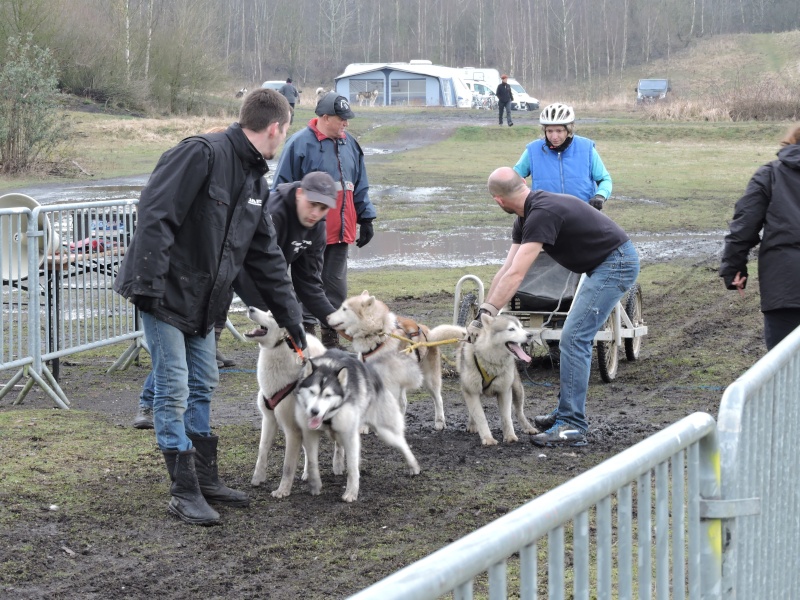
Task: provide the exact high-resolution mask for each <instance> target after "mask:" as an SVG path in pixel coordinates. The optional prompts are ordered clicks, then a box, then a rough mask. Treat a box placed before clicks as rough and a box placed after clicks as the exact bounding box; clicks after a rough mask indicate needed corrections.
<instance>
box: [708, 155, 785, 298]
mask: <svg viewBox="0 0 800 600" xmlns="http://www.w3.org/2000/svg"><path fill="white" fill-rule="evenodd" d="M762 229H763V233H762V234H761V237H759V232H761V231H762ZM759 241H760V242H761V247H760V249H759V252H758V282H759V287H760V289H761V310H762V311H767V310H775V309H778V308H800V144H792V145H791V146H786V147H784V148H782V149H781V150H780V151H779V152H778V160H774V161H772V162H771V163H769V164H766V165H764V166H763V167H760V168H759V169H758V171H756V173H755V175H753V178H752V179H751V180H750V183H749V184H748V185H747V189H746V190H745V193H744V196H742V197H741V198H740V199H739V201H738V202H737V203H736V209H735V211H734V214H733V221H731V225H730V233H729V234H728V235H726V236H725V248H724V249H723V251H722V264H721V266H720V269H719V274H720V276H721V277H722V278H723V281H724V282H725V286H726V287H727V288H728V289H736V288H735V286H734V285H733V284H732V283H731V282H732V281H733V278H734V277H735V276H736V273H737V272H738V273H741V274H742V276H746V275H747V256H748V254H749V252H750V249H751V248H753V247H754V246H755V245H756V244H758V243H759Z"/></svg>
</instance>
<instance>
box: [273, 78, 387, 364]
mask: <svg viewBox="0 0 800 600" xmlns="http://www.w3.org/2000/svg"><path fill="white" fill-rule="evenodd" d="M315 112H316V114H317V118H315V119H311V120H310V121H309V122H308V127H305V128H304V129H301V130H300V131H298V132H297V133H295V134H294V135H293V136H292V137H291V138H289V140H288V141H287V142H286V144H285V146H284V147H283V152H282V153H281V156H280V160H279V161H278V166H277V168H276V170H275V178H274V183H273V186H274V189H276V190H277V189H278V188H279V186H280V184H283V183H291V182H294V181H300V180H301V179H303V177H305V176H306V175H307V174H308V173H311V172H312V171H324V172H325V173H328V174H329V175H330V176H331V177H332V178H333V180H334V182H335V185H336V191H337V195H336V206H335V207H334V208H333V209H332V210H330V211H329V212H328V216H327V239H326V248H325V253H324V260H323V266H322V285H323V287H324V289H325V295H326V296H327V298H328V300H329V302H330V303H331V305H332V306H334V307H338V306H340V305H341V304H342V302H344V300H345V298H346V297H347V250H348V246H349V245H350V244H352V243H354V242H355V244H356V245H357V246H358V247H359V248H361V247H362V246H365V245H366V244H368V243H369V241H370V240H371V239H372V235H373V229H372V221H373V219H375V217H376V212H375V207H374V206H373V205H372V202H370V199H369V194H368V192H369V182H368V181H367V172H366V168H365V166H364V153H363V152H362V150H361V146H359V145H358V142H357V141H356V140H355V138H354V137H353V136H351V135H350V134H349V133H347V131H346V130H347V125H348V120H349V119H352V118H354V117H355V114H353V111H352V110H351V109H350V103H349V102H348V101H347V98H345V97H344V96H340V95H339V94H338V93H336V92H329V93H327V94H325V95H324V96H323V97H322V98H321V99H320V101H319V102H318V103H317V108H316V111H315ZM357 224H358V226H359V227H358V232H357V231H356V225H357ZM356 233H358V236H356ZM288 260H289V258H288V257H287V261H288ZM292 270H294V267H293V269H292ZM298 295H299V294H298ZM301 301H303V300H302V298H301ZM306 309H307V310H306V314H305V315H304V316H303V320H304V322H305V324H306V329H307V331H309V332H311V333H313V332H314V331H313V328H314V326H313V324H312V323H313V319H312V316H311V314H308V313H309V310H308V307H306ZM312 314H313V313H312ZM314 316H316V317H317V318H319V317H318V315H316V314H314ZM320 322H321V325H322V335H321V338H322V343H323V344H325V346H326V347H328V348H331V347H334V346H338V334H337V333H336V331H334V330H333V329H330V328H329V327H328V326H327V322H326V321H322V320H320Z"/></svg>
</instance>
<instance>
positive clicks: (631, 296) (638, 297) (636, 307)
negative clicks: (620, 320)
mask: <svg viewBox="0 0 800 600" xmlns="http://www.w3.org/2000/svg"><path fill="white" fill-rule="evenodd" d="M625 313H626V314H627V315H628V318H629V319H630V320H631V323H633V326H634V327H638V326H639V325H641V324H642V323H644V319H643V318H642V286H640V285H639V284H638V283H634V284H633V287H632V288H631V289H630V291H629V292H628V298H627V300H626V301H625ZM641 349H642V338H641V337H635V338H626V339H625V358H627V359H628V360H630V361H634V360H636V359H638V358H639V351H640V350H641Z"/></svg>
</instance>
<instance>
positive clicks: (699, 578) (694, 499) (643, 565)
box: [351, 413, 722, 600]
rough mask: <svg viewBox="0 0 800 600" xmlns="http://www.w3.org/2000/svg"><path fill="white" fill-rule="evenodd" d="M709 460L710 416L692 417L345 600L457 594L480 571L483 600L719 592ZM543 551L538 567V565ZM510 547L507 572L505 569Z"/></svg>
mask: <svg viewBox="0 0 800 600" xmlns="http://www.w3.org/2000/svg"><path fill="white" fill-rule="evenodd" d="M717 459H718V446H717V440H716V426H715V423H714V419H713V417H711V416H710V415H708V414H705V413H695V414H693V415H690V416H688V417H686V418H685V419H683V420H681V421H679V422H678V423H675V424H674V425H671V426H670V427H667V428H666V429H664V430H663V431H661V432H659V433H657V434H655V435H653V436H651V437H649V438H647V439H646V440H644V441H642V442H640V443H639V444H636V445H635V446H633V447H632V448H630V449H628V450H626V451H624V452H622V453H621V454H618V455H617V456H614V457H613V458H610V459H609V460H607V461H605V462H603V463H602V464H600V465H598V466H596V467H595V468H593V469H591V470H589V471H587V472H586V473H584V474H582V475H580V476H578V477H576V478H575V479H572V480H571V481H569V482H567V483H565V484H563V485H561V486H559V487H558V488H556V489H554V490H552V491H550V492H548V493H546V494H544V495H542V496H540V497H538V498H536V499H534V500H532V501H531V502H529V503H527V504H525V505H523V506H522V507H520V508H518V509H517V510H515V511H513V512H511V513H509V514H507V515H505V516H504V517H501V518H500V519H497V520H496V521H494V522H492V523H490V524H489V525H486V526H485V527H483V528H481V529H479V530H477V531H475V532H473V533H471V534H469V535H467V536H466V537H464V538H462V539H460V540H458V541H456V542H454V543H453V544H450V545H449V546H447V547H445V548H443V549H442V550H439V551H438V552H435V553H434V554H431V555H430V556H428V557H427V558H424V559H422V560H420V561H418V562H416V563H414V564H412V565H410V566H409V567H406V568H405V569H402V570H401V571H398V572H397V573H395V574H394V575H391V576H389V577H387V578H386V579H384V580H382V581H380V582H378V583H376V584H375V585H373V586H371V587H369V588H367V589H366V590H364V591H362V592H360V593H358V594H355V595H354V596H351V600H367V599H371V600H372V599H375V600H377V599H380V600H393V599H398V600H399V599H405V600H411V599H413V600H425V599H433V598H438V597H440V596H442V595H443V594H447V593H448V592H452V593H453V597H454V598H455V599H456V600H467V599H470V598H472V597H473V595H474V593H475V590H474V588H475V585H476V584H475V580H476V578H477V577H478V576H480V575H481V574H483V573H485V572H488V584H487V587H488V589H487V590H483V589H482V590H481V592H482V593H483V592H488V597H489V598H490V599H500V598H507V597H508V593H509V587H510V586H513V587H514V588H518V596H519V597H520V598H526V599H530V598H537V597H538V594H539V590H540V588H542V589H544V588H546V589H547V597H548V598H550V600H563V598H565V597H569V598H575V599H587V600H588V598H590V597H596V598H598V599H605V598H607V599H610V598H634V597H636V598H651V597H653V594H655V595H656V597H658V598H676V599H683V598H686V597H688V598H690V599H692V600H699V599H700V598H712V597H718V596H717V595H716V594H717V592H718V590H719V588H720V578H721V572H722V563H721V551H720V547H719V545H720V544H721V538H719V536H718V535H717V534H716V532H718V531H719V529H720V521H719V520H717V519H701V512H703V511H704V510H705V509H704V503H705V502H706V501H708V500H715V499H719V493H720V481H719V470H718V468H717V466H718V462H717ZM615 507H616V511H615V510H614V508H615ZM615 512H616V517H615V515H614V513H615ZM654 525H655V526H654ZM568 534H569V535H568ZM545 540H546V541H545ZM568 540H569V542H568ZM540 546H542V548H540ZM544 549H546V552H547V557H548V560H547V569H546V572H545V571H541V572H540V569H539V567H538V564H537V560H538V554H539V552H540V550H544ZM516 553H519V559H518V565H516V567H517V568H516V569H515V571H516V570H518V572H519V577H518V579H516V578H509V576H508V572H507V562H508V561H509V560H510V559H512V557H513V555H515V554H516ZM570 558H571V560H570ZM513 560H515V561H516V560H517V559H515V558H514V559H513ZM568 560H570V562H571V564H572V568H571V577H570V579H571V580H572V582H573V584H572V590H571V592H567V591H566V590H565V580H566V579H567V577H566V573H567V568H566V564H567V561H568ZM515 591H516V590H515ZM516 595H517V593H515V594H514V596H516Z"/></svg>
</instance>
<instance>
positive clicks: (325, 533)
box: [0, 256, 763, 600]
mask: <svg viewBox="0 0 800 600" xmlns="http://www.w3.org/2000/svg"><path fill="white" fill-rule="evenodd" d="M715 268H716V258H715V257H714V256H697V257H694V258H693V259H691V260H688V261H687V260H683V261H682V262H681V263H680V264H679V265H678V266H676V271H675V272H674V274H670V273H666V274H665V273H664V272H662V271H658V275H654V273H656V270H655V269H651V268H648V266H647V265H646V266H645V268H644V269H643V271H642V275H641V276H640V282H642V285H643V287H644V288H645V304H644V306H645V309H644V314H645V319H646V321H647V324H648V326H649V327H650V333H649V334H648V337H647V338H646V339H645V343H644V345H643V348H642V353H641V356H640V360H639V361H637V362H633V363H628V362H626V361H625V360H624V358H621V363H620V369H619V376H618V378H617V380H616V381H615V382H613V383H611V384H604V383H602V382H601V381H600V377H599V375H598V372H597V370H596V369H595V370H594V371H593V373H592V380H591V384H590V390H589V401H588V403H587V416H588V419H589V421H590V424H591V430H590V433H589V440H590V444H589V446H587V447H585V448H581V449H569V450H544V451H543V450H542V449H539V448H536V447H534V446H533V445H532V444H530V442H529V436H527V435H524V434H523V435H520V442H519V443H516V444H501V445H498V446H495V447H489V448H484V447H482V446H481V445H480V440H479V438H478V436H477V435H476V434H469V433H467V432H466V421H467V418H466V410H465V408H464V405H463V402H462V401H461V398H460V392H459V390H458V384H457V380H456V379H454V378H446V379H445V390H444V398H445V414H446V417H447V429H446V430H444V431H441V432H436V431H434V430H433V427H432V423H433V410H432V403H431V401H430V399H429V398H428V396H427V395H426V394H425V393H421V392H420V393H416V394H414V395H413V396H412V397H411V403H410V405H409V409H408V415H407V422H408V425H407V437H408V440H409V443H410V445H411V447H412V450H413V451H414V453H415V455H416V457H417V459H418V460H419V462H420V465H421V468H422V473H421V474H420V475H419V476H418V477H415V478H410V477H407V476H405V475H403V472H404V470H403V461H402V458H401V457H400V456H399V454H398V453H397V452H395V451H393V450H390V449H388V448H386V447H385V446H383V445H382V444H380V443H379V442H378V441H377V440H376V439H375V437H374V436H367V437H366V438H365V440H364V449H363V463H362V464H363V470H362V480H361V495H360V497H359V500H358V502H356V503H354V504H345V503H343V502H341V500H340V496H341V493H342V490H343V484H344V481H343V478H342V477H335V476H333V475H332V474H331V472H330V468H329V465H330V453H329V449H330V448H329V446H328V445H325V446H324V447H323V455H322V456H321V465H322V466H323V490H322V494H321V495H320V496H317V497H312V496H311V495H310V494H309V493H308V489H307V486H306V485H305V483H303V482H300V481H298V482H297V483H296V485H295V488H294V491H293V494H292V495H291V496H290V497H289V498H287V499H284V500H280V501H279V500H275V499H274V498H272V497H271V495H270V491H271V490H272V489H273V488H274V487H276V485H277V480H278V478H279V462H280V460H281V456H282V453H281V449H282V441H281V440H280V439H279V443H278V446H277V447H276V449H275V454H273V457H274V460H271V461H270V468H269V473H270V479H269V481H268V484H267V486H266V487H263V488H257V489H252V488H250V484H249V482H250V476H251V474H252V469H253V465H254V461H255V449H256V447H257V444H258V435H259V416H258V413H257V410H256V409H255V406H254V402H253V394H254V392H255V387H254V386H255V375H254V369H255V354H256V353H255V350H254V348H253V347H252V346H249V345H244V344H239V343H235V342H234V341H232V339H230V338H229V336H227V335H226V337H225V338H224V340H225V344H226V345H225V350H226V353H228V354H231V355H233V356H234V357H235V359H236V360H237V363H238V364H237V367H236V368H234V369H231V370H229V371H226V372H223V373H222V377H221V384H220V387H219V389H218V393H217V396H216V399H215V403H214V405H213V412H212V423H213V425H214V427H215V428H216V430H217V432H218V433H220V435H221V437H222V453H221V457H220V458H221V460H220V466H221V472H222V473H223V475H224V476H225V477H226V480H227V482H228V483H229V484H230V485H232V486H234V487H239V488H241V489H245V490H249V491H250V493H251V497H252V504H251V506H250V507H249V509H246V510H242V509H225V508H223V509H221V515H222V521H223V525H222V526H219V527H213V528H199V527H190V526H186V525H183V524H181V523H179V522H178V521H177V520H175V519H174V518H171V517H170V516H168V514H167V512H166V503H167V501H168V499H169V496H168V483H167V481H166V471H165V469H164V466H163V461H162V458H161V456H160V454H159V453H158V452H157V449H156V447H155V443H154V439H153V433H152V432H151V431H135V430H132V429H131V428H130V427H129V423H130V420H131V417H132V415H133V413H134V412H135V407H136V403H137V395H138V391H139V389H140V386H141V382H142V381H143V379H144V376H145V375H146V372H147V364H146V363H145V364H143V365H142V366H139V367H137V366H134V367H132V368H131V369H129V370H127V371H125V372H122V373H117V374H114V375H113V376H108V377H107V376H105V374H104V370H105V367H106V366H107V365H105V364H97V363H96V362H93V361H92V360H90V359H89V360H87V359H83V358H82V357H81V355H78V356H75V357H72V358H70V359H69V360H67V361H64V362H63V365H62V386H63V388H64V390H65V392H66V393H67V395H68V396H69V397H70V398H71V399H72V401H73V408H74V409H76V410H73V411H70V412H69V413H67V412H65V411H57V410H51V407H52V402H51V401H50V400H49V399H47V398H45V397H43V396H42V395H41V394H40V393H37V392H35V391H34V392H32V394H31V396H30V397H29V399H28V400H27V401H26V403H25V404H24V405H23V406H21V407H10V406H9V401H8V400H4V402H3V404H2V406H0V417H4V418H5V420H3V421H2V423H5V424H6V425H7V426H8V430H7V431H6V432H4V434H3V435H2V436H0V452H2V455H3V456H4V462H6V464H10V463H13V464H17V463H18V462H21V461H23V460H32V462H33V465H32V466H31V468H30V477H31V478H33V479H36V480H37V481H40V480H42V479H44V480H45V486H46V480H47V479H48V478H51V479H52V480H53V481H59V478H58V476H57V475H56V471H57V469H61V468H71V469H73V470H74V471H75V474H74V479H71V480H70V481H71V482H74V483H72V484H71V485H74V487H70V488H69V489H67V490H64V489H53V490H51V491H52V495H53V496H60V497H61V498H63V501H61V503H60V504H61V506H60V507H59V509H58V510H48V505H49V504H50V501H49V496H48V495H42V494H29V493H28V492H26V489H25V486H24V484H18V483H15V482H12V481H11V480H9V479H7V476H6V475H5V471H4V470H3V468H2V467H0V516H1V517H2V520H1V521H0V533H1V534H2V540H3V543H2V544H0V565H3V568H2V569H0V597H7V598H20V599H22V598H48V599H49V598H82V599H84V598H86V599H91V598H97V599H103V600H116V599H122V598H154V597H161V598H170V599H176V600H183V599H186V600H189V599H195V598H198V597H200V598H219V599H222V598H225V599H227V598H230V599H239V598H273V599H280V600H283V599H287V600H288V599H295V598H304V599H306V598H309V599H310V598H315V599H316V598H320V599H323V598H324V599H328V598H343V597H346V596H347V595H349V594H351V593H354V592H356V591H358V590H360V589H362V588H364V587H366V586H368V585H369V584H371V583H373V582H375V581H377V580H378V579H380V578H381V577H384V576H386V575H388V574H390V573H392V572H394V571H396V570H397V569H399V568H401V567H402V566H404V565H407V564H409V563H411V562H413V561H414V560H416V559H418V558H422V557H423V556H425V555H427V554H429V553H430V552H432V551H434V550H436V549H438V548H440V547H442V546H444V545H446V544H447V543H449V542H451V541H454V540H455V539H458V538H460V537H462V536H463V535H465V534H467V533H469V532H470V531H472V530H474V529H476V528H478V527H480V526H482V525H484V524H486V523H488V522H490V521H491V520H493V519H495V518H496V517H498V516H500V515H502V514H505V513H506V512H508V511H510V510H513V509H514V508H516V507H517V506H519V505H521V504H522V503H524V502H525V501H527V500H528V499H530V498H533V497H535V496H537V495H540V494H542V493H544V492H546V491H547V490H548V489H551V488H552V487H554V486H555V485H557V484H559V483H561V482H563V481H565V480H567V479H569V478H570V477H572V476H574V475H576V474H578V473H581V472H583V471H584V470H586V469H587V468H590V467H591V466H593V465H595V464H597V463H598V462H600V461H602V460H603V459H604V458H607V457H608V456H610V455H613V454H615V453H617V452H619V451H621V450H623V449H625V448H627V447H629V446H631V445H632V444H634V443H636V442H638V441H640V440H641V439H643V438H645V437H647V436H648V435H650V434H652V433H653V432H655V431H657V430H659V429H662V428H663V427H664V426H666V425H668V424H670V423H673V422H675V421H676V420H678V419H680V418H681V417H683V416H685V415H687V414H690V413H692V412H694V411H707V412H710V413H711V414H716V411H717V408H718V405H719V400H720V397H721V395H722V391H723V388H724V386H725V385H727V384H728V383H729V382H730V381H732V380H733V379H734V378H735V377H736V376H738V375H739V374H740V373H741V372H742V371H743V370H744V369H745V368H746V367H747V366H748V365H749V364H752V362H754V361H755V360H756V359H757V358H758V357H760V356H761V355H762V354H763V342H762V339H761V323H760V315H759V313H758V308H757V304H758V295H757V293H753V294H751V295H749V296H748V297H747V299H746V300H745V301H743V302H738V301H737V299H736V298H735V297H733V296H732V295H728V294H726V293H725V292H724V291H723V290H722V286H721V284H720V282H719V279H718V277H717V276H716V273H715ZM753 288H755V286H753ZM386 301H387V303H388V304H389V305H390V307H391V308H392V309H393V310H394V311H395V312H396V313H398V314H403V315H408V316H411V317H415V318H417V319H418V320H420V321H423V322H426V323H428V324H431V325H435V324H439V323H445V322H448V321H449V320H450V318H451V314H452V298H451V297H448V296H446V295H444V294H433V295H430V296H426V297H418V298H403V299H391V298H387V299H386ZM109 362H110V361H109ZM523 380H524V381H525V389H526V397H527V403H526V413H527V414H528V415H529V417H532V416H533V415H535V414H541V413H542V412H545V411H549V410H550V409H551V408H552V407H553V406H554V405H555V402H556V395H557V389H558V376H557V371H554V370H552V369H551V368H550V366H549V364H548V362H547V360H546V359H545V358H544V354H543V353H542V354H540V355H538V356H536V357H535V360H534V364H533V365H532V366H531V367H529V368H528V369H527V370H526V372H525V374H524V375H523ZM484 406H485V411H486V414H487V417H488V419H489V423H490V426H491V428H492V431H493V432H494V434H495V436H496V437H499V436H500V432H499V419H498V417H497V409H496V405H495V404H494V403H493V402H488V401H487V402H485V403H484ZM80 415H88V418H89V421H90V422H91V423H92V425H90V426H86V425H81V424H78V423H76V422H75V421H74V420H75V419H78V418H79V417H80ZM54 425H55V428H56V430H57V431H58V434H57V435H54V434H52V433H45V432H44V431H45V430H47V431H50V429H46V428H48V427H49V428H53V427H54ZM65 440H68V441H70V442H71V443H72V444H73V445H71V446H69V447H68V449H67V450H61V449H62V444H64V443H65ZM98 441H99V442H100V447H99V448H98V447H97V443H98ZM104 445H105V446H106V449H107V451H106V449H104V447H103V446H104ZM120 456H123V457H125V458H124V459H121V458H119V457H120ZM31 457H34V459H31ZM63 465H66V467H64V466H63ZM84 471H85V474H82V473H84ZM96 473H99V475H98V474H96Z"/></svg>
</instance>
